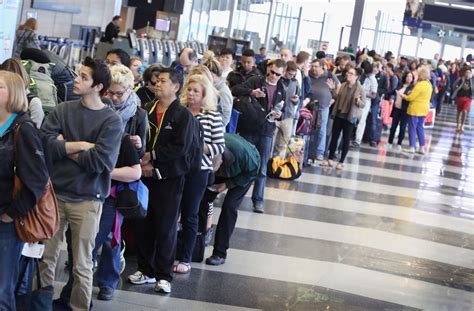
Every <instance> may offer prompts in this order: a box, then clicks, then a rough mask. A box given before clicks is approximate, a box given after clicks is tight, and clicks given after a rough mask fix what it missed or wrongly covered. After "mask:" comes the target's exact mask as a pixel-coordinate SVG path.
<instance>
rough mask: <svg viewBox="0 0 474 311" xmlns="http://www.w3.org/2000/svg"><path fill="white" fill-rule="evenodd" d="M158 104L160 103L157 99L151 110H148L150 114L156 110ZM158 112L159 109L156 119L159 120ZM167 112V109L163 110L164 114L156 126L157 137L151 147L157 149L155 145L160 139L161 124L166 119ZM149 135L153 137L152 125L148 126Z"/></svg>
mask: <svg viewBox="0 0 474 311" xmlns="http://www.w3.org/2000/svg"><path fill="white" fill-rule="evenodd" d="M157 105H158V101H156V102H155V104H154V105H153V107H151V109H150V112H148V115H151V114H152V113H153V112H154V111H155V109H156V106H157ZM157 112H158V109H156V120H157V121H158V113H157ZM165 114H166V110H165V111H163V115H162V116H161V119H160V120H159V121H160V122H159V124H158V126H155V138H154V139H153V144H152V147H151V148H152V149H155V145H156V142H157V140H158V135H159V134H160V130H161V126H162V125H163V120H164V119H165ZM150 125H153V124H150ZM148 135H149V137H151V126H150V127H149V128H148Z"/></svg>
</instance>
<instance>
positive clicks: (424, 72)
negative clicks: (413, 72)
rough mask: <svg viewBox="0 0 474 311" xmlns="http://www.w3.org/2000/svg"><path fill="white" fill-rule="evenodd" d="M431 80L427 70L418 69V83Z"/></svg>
mask: <svg viewBox="0 0 474 311" xmlns="http://www.w3.org/2000/svg"><path fill="white" fill-rule="evenodd" d="M430 79H431V74H430V71H429V69H428V68H426V67H424V66H422V67H420V68H418V81H420V80H427V81H429V80H430Z"/></svg>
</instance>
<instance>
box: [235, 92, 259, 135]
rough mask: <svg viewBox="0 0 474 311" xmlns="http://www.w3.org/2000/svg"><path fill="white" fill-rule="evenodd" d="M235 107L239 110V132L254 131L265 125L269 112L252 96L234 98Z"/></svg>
mask: <svg viewBox="0 0 474 311" xmlns="http://www.w3.org/2000/svg"><path fill="white" fill-rule="evenodd" d="M233 107H234V109H236V110H238V111H239V113H240V115H239V120H238V123H237V132H238V133H241V132H242V133H248V132H253V131H255V130H256V129H259V128H261V127H263V126H264V124H265V122H266V119H265V117H266V115H267V112H266V111H265V109H264V108H263V107H262V105H261V104H260V102H259V101H258V100H257V99H256V98H255V97H252V96H240V97H237V98H235V99H234V106H233Z"/></svg>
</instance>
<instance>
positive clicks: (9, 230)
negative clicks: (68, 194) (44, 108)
mask: <svg viewBox="0 0 474 311" xmlns="http://www.w3.org/2000/svg"><path fill="white" fill-rule="evenodd" d="M27 109H28V100H27V98H26V93H25V88H24V83H23V80H22V79H21V77H20V76H19V75H17V74H15V73H11V72H7V71H0V159H2V160H1V161H0V180H1V182H0V193H1V194H2V195H1V196H0V250H1V252H2V254H1V256H0V267H2V268H3V270H2V273H0V292H1V293H2V294H1V295H0V310H15V308H16V306H15V295H14V290H15V285H16V282H17V278H18V262H19V259H20V255H21V250H22V249H23V242H22V241H21V240H20V239H19V237H18V235H17V233H16V230H15V223H14V220H15V219H16V218H17V217H22V216H25V215H26V214H27V213H28V212H29V211H30V210H31V209H32V208H33V207H34V206H35V205H36V204H37V202H38V200H39V198H40V197H41V195H42V193H43V191H44V190H45V187H46V184H47V182H48V178H49V175H48V170H47V167H46V162H45V157H44V152H43V145H42V143H41V139H40V137H39V132H38V130H37V129H36V127H35V125H34V124H33V123H32V121H31V120H30V118H29V117H28V114H27V113H26V111H27ZM17 130H18V131H17ZM16 133H18V134H16ZM15 135H16V136H15ZM15 137H16V139H15ZM15 174H16V176H17V177H18V178H19V180H20V182H21V189H20V190H19V191H18V192H16V193H15V194H14V191H13V189H14V180H15Z"/></svg>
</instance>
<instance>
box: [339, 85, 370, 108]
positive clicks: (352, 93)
mask: <svg viewBox="0 0 474 311" xmlns="http://www.w3.org/2000/svg"><path fill="white" fill-rule="evenodd" d="M357 91H358V83H357V82H356V83H355V84H354V85H353V86H352V87H351V88H349V85H348V83H343V84H342V86H341V90H340V91H339V96H337V99H336V102H335V104H334V111H335V113H336V114H337V113H342V114H347V113H349V112H350V111H351V107H352V104H353V103H354V101H355V98H356V96H357V95H356V92H357ZM362 100H363V99H362Z"/></svg>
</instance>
